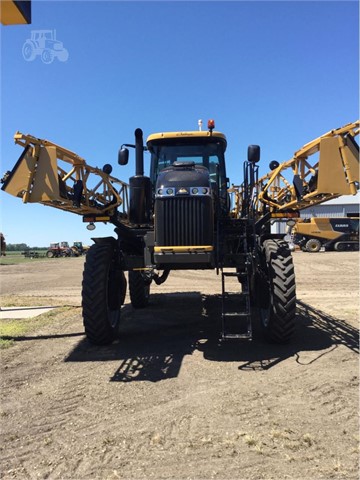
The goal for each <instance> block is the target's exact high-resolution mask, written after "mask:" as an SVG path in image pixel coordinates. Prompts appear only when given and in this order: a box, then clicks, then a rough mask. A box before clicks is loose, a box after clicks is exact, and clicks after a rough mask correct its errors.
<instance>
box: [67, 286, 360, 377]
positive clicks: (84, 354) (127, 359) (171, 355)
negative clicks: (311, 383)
mask: <svg viewBox="0 0 360 480" xmlns="http://www.w3.org/2000/svg"><path fill="white" fill-rule="evenodd" d="M220 318H221V296H220V295H203V294H201V293H200V292H190V293H189V292H186V293H167V294H154V295H152V297H151V304H150V305H149V307H147V308H146V309H143V310H134V309H133V308H132V307H131V305H125V306H124V307H123V323H122V327H121V335H120V339H119V340H118V341H117V342H115V343H114V344H112V345H109V346H105V347H96V346H92V345H90V344H89V342H88V341H87V340H86V339H83V340H81V341H80V342H79V343H78V344H77V346H76V347H75V349H74V350H73V351H72V352H70V354H69V355H68V357H67V358H66V359H65V361H67V362H96V361H120V364H119V365H118V366H117V368H116V370H115V372H114V374H113V375H112V377H111V378H110V381H114V382H116V381H118V382H131V381H152V382H157V381H160V380H165V379H168V378H173V377H176V376H177V375H178V374H179V370H180V368H181V364H182V361H183V359H184V357H185V356H186V355H191V354H193V353H194V352H195V351H200V352H202V354H203V356H204V358H205V359H208V360H211V361H215V362H234V363H238V364H239V365H238V368H239V370H242V371H247V370H267V369H269V368H272V367H274V366H275V365H277V364H278V363H280V362H282V361H284V360H286V359H288V358H290V357H295V359H296V361H297V362H298V363H299V364H302V362H301V361H300V357H299V355H300V353H301V352H306V351H307V352H313V353H315V354H314V355H312V357H313V358H312V360H311V361H310V362H308V363H313V362H315V361H316V360H317V359H318V358H320V357H321V356H323V355H325V354H326V353H329V349H330V351H332V349H334V348H337V347H338V346H339V345H343V346H345V347H347V348H348V349H349V350H351V351H352V352H354V353H359V332H358V330H357V329H356V328H354V327H352V326H351V325H349V324H348V323H347V322H345V321H344V320H341V319H338V318H335V317H332V316H330V315H328V314H327V313H325V312H322V311H320V310H317V309H315V308H313V307H312V306H311V305H307V304H306V303H304V302H301V301H298V302H297V329H296V335H295V338H294V339H293V341H292V343H291V344H289V345H277V344H269V343H268V342H266V341H265V340H264V338H263V336H262V332H261V327H260V325H258V324H257V323H256V324H255V325H254V338H253V340H252V341H251V342H249V341H247V340H240V341H239V340H237V341H226V342H220V341H219V334H220V328H221V320H220Z"/></svg>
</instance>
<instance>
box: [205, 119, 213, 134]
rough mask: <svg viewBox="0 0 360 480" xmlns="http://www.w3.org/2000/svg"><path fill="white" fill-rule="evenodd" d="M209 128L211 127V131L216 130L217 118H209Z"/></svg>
mask: <svg viewBox="0 0 360 480" xmlns="http://www.w3.org/2000/svg"><path fill="white" fill-rule="evenodd" d="M207 126H208V129H209V132H210V133H212V131H213V130H214V128H215V120H208V125H207Z"/></svg>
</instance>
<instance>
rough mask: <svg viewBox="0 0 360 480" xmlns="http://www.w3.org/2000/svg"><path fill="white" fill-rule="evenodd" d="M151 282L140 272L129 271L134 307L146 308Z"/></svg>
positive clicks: (131, 298) (131, 297)
mask: <svg viewBox="0 0 360 480" xmlns="http://www.w3.org/2000/svg"><path fill="white" fill-rule="evenodd" d="M150 283H151V280H147V279H145V278H144V277H143V275H142V274H141V273H140V272H134V271H129V291H130V300H131V304H132V306H133V307H134V308H144V307H147V306H148V304H149V298H150Z"/></svg>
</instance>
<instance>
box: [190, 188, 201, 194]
mask: <svg viewBox="0 0 360 480" xmlns="http://www.w3.org/2000/svg"><path fill="white" fill-rule="evenodd" d="M191 193H192V194H193V195H197V194H198V193H199V189H198V188H196V187H195V188H192V189H191Z"/></svg>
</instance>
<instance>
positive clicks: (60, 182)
mask: <svg viewBox="0 0 360 480" xmlns="http://www.w3.org/2000/svg"><path fill="white" fill-rule="evenodd" d="M14 140H15V143H17V144H19V145H21V146H22V147H24V151H23V153H22V155H21V157H20V158H19V160H18V162H17V163H16V165H15V167H14V168H13V170H12V171H11V172H8V173H7V174H5V177H4V179H3V183H4V184H3V186H2V190H4V191H6V192H7V193H10V194H11V195H14V196H15V197H20V198H22V200H23V202H24V203H28V202H30V203H35V202H36V203H41V204H43V205H47V206H51V207H54V208H59V209H61V210H66V211H70V212H73V213H77V214H79V215H87V214H95V215H99V214H100V215H101V214H103V215H107V216H112V215H114V214H115V213H117V214H118V215H120V216H121V217H122V219H123V221H125V222H126V220H127V210H128V185H127V184H126V183H124V182H122V181H121V180H119V179H117V178H115V177H112V176H111V175H109V174H108V173H105V172H104V171H103V170H101V169H99V168H95V167H91V166H90V165H88V164H87V163H86V161H85V160H84V159H83V158H81V157H79V156H78V155H77V154H76V153H74V152H71V151H70V150H67V149H66V148H63V147H60V146H59V145H56V144H55V143H52V142H49V141H48V140H41V139H38V138H35V137H33V136H31V135H24V134H23V133H20V132H17V133H16V134H15V136H14ZM118 208H120V211H119V210H118Z"/></svg>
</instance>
